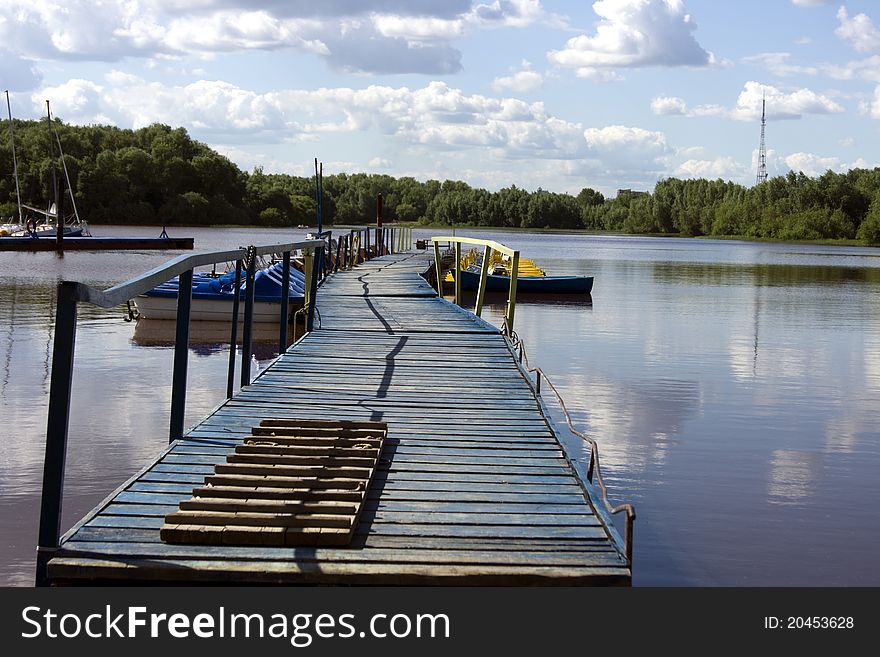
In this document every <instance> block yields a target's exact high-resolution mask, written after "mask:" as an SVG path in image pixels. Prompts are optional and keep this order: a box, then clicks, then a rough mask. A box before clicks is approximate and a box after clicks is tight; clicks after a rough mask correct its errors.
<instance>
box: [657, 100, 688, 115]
mask: <svg viewBox="0 0 880 657" xmlns="http://www.w3.org/2000/svg"><path fill="white" fill-rule="evenodd" d="M651 111H652V112H654V114H659V115H660V116H670V115H682V114H686V113H687V104H686V103H685V102H684V100H682V99H681V98H676V97H674V96H657V97H656V98H654V99H653V100H652V101H651Z"/></svg>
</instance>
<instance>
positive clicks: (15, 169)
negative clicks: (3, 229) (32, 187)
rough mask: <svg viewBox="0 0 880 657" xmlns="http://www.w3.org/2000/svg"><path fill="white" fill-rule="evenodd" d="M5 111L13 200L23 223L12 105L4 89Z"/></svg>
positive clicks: (20, 222) (19, 219)
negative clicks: (10, 148) (7, 113)
mask: <svg viewBox="0 0 880 657" xmlns="http://www.w3.org/2000/svg"><path fill="white" fill-rule="evenodd" d="M6 111H7V112H9V137H10V141H11V142H12V173H13V175H14V176H15V200H16V202H17V203H18V223H19V224H23V223H24V217H23V216H22V214H21V189H20V188H19V186H18V160H17V159H16V158H15V130H14V129H13V127H12V105H11V104H10V103H9V90H8V89H7V90H6Z"/></svg>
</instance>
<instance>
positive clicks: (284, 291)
mask: <svg viewBox="0 0 880 657" xmlns="http://www.w3.org/2000/svg"><path fill="white" fill-rule="evenodd" d="M289 303H290V251H285V252H284V260H283V264H282V265H281V318H280V320H279V322H278V323H279V325H280V328H279V329H278V353H279V354H283V353H284V351H285V350H286V349H287V315H288V308H289Z"/></svg>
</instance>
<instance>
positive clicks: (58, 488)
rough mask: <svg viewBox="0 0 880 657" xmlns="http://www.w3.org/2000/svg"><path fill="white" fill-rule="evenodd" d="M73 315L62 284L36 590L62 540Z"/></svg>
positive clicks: (70, 289) (72, 294)
mask: <svg viewBox="0 0 880 657" xmlns="http://www.w3.org/2000/svg"><path fill="white" fill-rule="evenodd" d="M76 314H77V297H76V283H70V282H67V281H62V282H61V283H59V284H58V300H57V305H56V311H55V343H54V346H53V348H52V378H51V381H50V384H49V420H48V422H47V425H46V459H45V461H44V462H43V489H42V497H41V500H40V530H39V538H38V541H37V572H36V578H35V584H36V585H37V586H46V584H47V583H48V576H47V575H48V573H47V572H46V566H47V564H48V563H49V559H51V558H52V555H53V554H54V553H55V551H56V550H57V549H58V546H59V544H60V540H61V505H62V498H63V496H64V465H65V462H66V460H67V433H68V426H69V419H70V395H71V392H72V390H73V353H74V342H75V339H76Z"/></svg>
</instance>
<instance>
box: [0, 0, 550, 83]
mask: <svg viewBox="0 0 880 657" xmlns="http://www.w3.org/2000/svg"><path fill="white" fill-rule="evenodd" d="M538 20H545V21H549V22H552V21H553V20H555V19H554V17H553V16H552V15H548V14H546V13H545V12H544V10H543V8H542V7H541V4H540V2H539V0H495V1H494V2H492V3H487V4H480V3H476V2H471V0H448V1H447V0H415V1H411V2H408V1H406V0H365V1H363V2H352V1H351V0H324V1H322V2H318V3H304V2H281V1H280V0H255V1H253V2H243V1H242V0H216V1H209V0H126V2H115V1H111V0H67V1H66V2H65V3H64V4H63V9H61V8H59V6H58V5H57V3H56V1H55V0H4V2H3V3H2V4H0V44H3V47H4V48H6V49H8V50H9V51H10V52H14V53H18V56H19V57H23V58H25V59H28V60H39V59H64V60H67V61H69V60H71V59H83V60H100V61H118V60H121V59H123V58H126V57H146V58H154V57H179V56H185V55H197V56H202V57H205V56H211V55H213V54H215V53H223V52H236V51H243V50H279V49H289V50H293V51H297V52H305V53H312V54H317V55H319V56H321V57H323V58H325V59H326V61H327V62H328V63H329V64H331V65H332V66H334V67H336V68H339V69H343V70H347V71H355V72H367V73H424V74H448V73H456V72H458V71H459V70H461V68H462V65H461V53H460V52H459V51H458V50H457V49H455V48H453V47H452V45H451V42H452V41H453V40H454V39H457V38H459V37H461V36H462V35H463V34H464V33H465V31H467V30H480V29H489V28H493V27H502V26H507V27H524V26H527V25H530V24H532V23H534V22H535V21H538ZM3 54H5V53H3V52H0V55H3ZM0 59H2V58H0ZM2 66H3V67H4V68H5V64H4V65H2ZM16 68H20V67H18V66H16ZM25 68H26V67H25ZM22 84H23V83H22Z"/></svg>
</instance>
